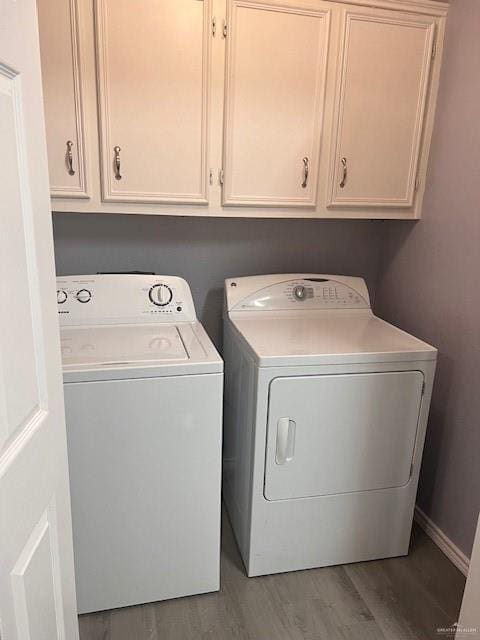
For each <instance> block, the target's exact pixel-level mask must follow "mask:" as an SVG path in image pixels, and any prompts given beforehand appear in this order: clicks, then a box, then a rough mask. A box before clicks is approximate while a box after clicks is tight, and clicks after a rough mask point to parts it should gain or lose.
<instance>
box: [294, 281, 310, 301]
mask: <svg viewBox="0 0 480 640" xmlns="http://www.w3.org/2000/svg"><path fill="white" fill-rule="evenodd" d="M293 295H294V296H295V298H296V299H297V300H305V298H306V297H307V290H306V289H305V287H304V286H303V285H302V284H299V285H298V286H296V287H295V288H294V289H293Z"/></svg>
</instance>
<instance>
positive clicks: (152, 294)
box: [148, 284, 173, 307]
mask: <svg viewBox="0 0 480 640" xmlns="http://www.w3.org/2000/svg"><path fill="white" fill-rule="evenodd" d="M148 297H149V298H150V301H151V302H153V304H156V305H157V307H165V306H167V304H169V303H170V302H171V300H172V298H173V292H172V290H171V289H170V287H169V286H168V285H166V284H154V285H153V287H151V289H150V291H149V292H148Z"/></svg>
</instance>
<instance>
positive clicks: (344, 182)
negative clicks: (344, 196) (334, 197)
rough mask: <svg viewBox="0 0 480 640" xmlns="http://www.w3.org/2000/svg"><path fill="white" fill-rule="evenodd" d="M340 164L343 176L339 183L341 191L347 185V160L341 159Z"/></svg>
mask: <svg viewBox="0 0 480 640" xmlns="http://www.w3.org/2000/svg"><path fill="white" fill-rule="evenodd" d="M341 163H342V167H343V176H342V181H341V182H340V189H343V187H344V186H345V185H346V184H347V159H346V158H342V159H341Z"/></svg>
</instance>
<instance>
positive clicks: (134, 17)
mask: <svg viewBox="0 0 480 640" xmlns="http://www.w3.org/2000/svg"><path fill="white" fill-rule="evenodd" d="M37 4H38V15H39V28H40V44H41V56H42V73H43V84H44V104H45V116H46V127H47V143H48V154H49V170H50V180H51V194H52V203H53V208H54V210H57V211H90V212H92V211H98V212H101V211H105V212H123V213H164V214H170V215H175V214H180V215H225V216H238V215H244V216H245V215H246V216H267V217H268V216H272V217H366V218H416V217H419V216H420V212H421V201H422V195H423V190H424V182H425V174H426V168H427V160H428V150H429V143H430V136H431V130H432V125H433V117H434V109H435V100H436V92H437V86H438V74H439V67H440V58H441V56H440V53H441V45H442V40H443V30H444V21H445V13H446V8H445V5H443V4H442V3H441V2H432V1H431V0H418V1H417V2H415V3H413V2H408V3H406V2H405V0H396V1H393V0H392V1H390V0H379V6H378V7H372V6H371V3H369V6H364V5H363V4H362V3H361V2H360V1H358V2H350V3H348V4H347V3H343V2H329V1H320V0H288V1H287V0H275V1H271V2H266V1H264V0H255V1H254V0H203V1H202V0H162V2H158V0H142V2H141V3H138V0H95V1H93V0H88V1H87V0H85V1H82V2H80V1H78V0H37ZM407 4H408V11H406V9H405V7H406V5H407Z"/></svg>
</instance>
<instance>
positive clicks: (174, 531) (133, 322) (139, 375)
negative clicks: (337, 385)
mask: <svg viewBox="0 0 480 640" xmlns="http://www.w3.org/2000/svg"><path fill="white" fill-rule="evenodd" d="M57 302H58V313H59V318H60V325H61V349H62V359H63V375H64V391H65V410H66V424H67V439H68V459H69V469H70V491H71V500H72V517H73V537H74V556H75V573H76V586H77V599H78V611H79V613H86V612H91V611H99V610H103V609H113V608H116V607H124V606H127V605H133V604H138V603H144V602H152V601H156V600H164V599H167V598H176V597H178V596H186V595H191V594H195V593H203V592H208V591H215V590H217V589H218V588H219V562H220V482H221V433H222V432H221V429H222V426H221V420H222V394H223V363H222V360H221V359H220V357H219V355H218V353H217V352H216V350H215V348H214V346H213V344H212V342H211V341H210V339H209V337H208V336H207V334H206V332H205V330H204V329H203V327H202V325H201V324H200V322H199V321H198V320H197V318H196V315H195V308H194V304H193V300H192V296H191V293H190V289H189V286H188V284H187V283H186V282H185V281H184V280H182V279H181V278H176V277H170V276H144V275H96V276H69V277H60V278H58V279H57Z"/></svg>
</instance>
